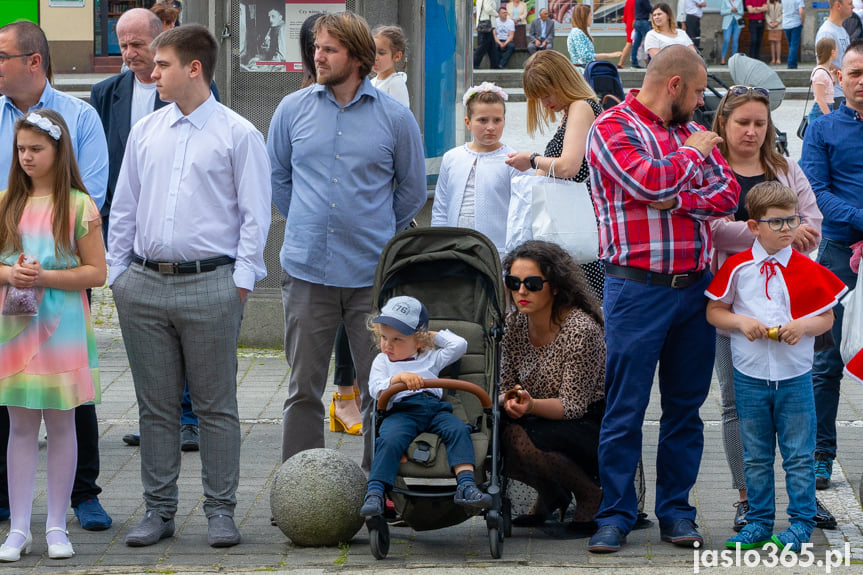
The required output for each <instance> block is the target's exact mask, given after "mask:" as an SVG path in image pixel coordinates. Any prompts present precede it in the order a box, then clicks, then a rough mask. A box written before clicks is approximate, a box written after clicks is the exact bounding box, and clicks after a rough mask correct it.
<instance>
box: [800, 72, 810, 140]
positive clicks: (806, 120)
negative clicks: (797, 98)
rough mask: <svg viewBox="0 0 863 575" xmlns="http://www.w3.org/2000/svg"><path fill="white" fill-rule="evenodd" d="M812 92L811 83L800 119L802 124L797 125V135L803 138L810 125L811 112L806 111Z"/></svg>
mask: <svg viewBox="0 0 863 575" xmlns="http://www.w3.org/2000/svg"><path fill="white" fill-rule="evenodd" d="M811 93H812V83H811V82H810V83H809V91H808V92H806V103H805V104H803V118H801V120H800V125H799V126H797V137H798V138H800V139H801V140H802V139H803V136H805V135H806V128H808V127H809V114H808V113H807V112H806V108H807V107H808V106H809V95H810V94H811Z"/></svg>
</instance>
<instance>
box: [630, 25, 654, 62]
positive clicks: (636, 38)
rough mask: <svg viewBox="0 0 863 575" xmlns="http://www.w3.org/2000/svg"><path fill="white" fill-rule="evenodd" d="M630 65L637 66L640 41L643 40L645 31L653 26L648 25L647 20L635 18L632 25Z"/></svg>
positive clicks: (648, 30)
mask: <svg viewBox="0 0 863 575" xmlns="http://www.w3.org/2000/svg"><path fill="white" fill-rule="evenodd" d="M632 29H633V32H632V56H631V59H632V65H633V66H638V48H639V46H641V42H642V41H644V37H645V36H647V33H648V32H650V31H651V30H652V29H653V28H651V26H650V21H649V20H636V21H635V22H634V23H633V26H632Z"/></svg>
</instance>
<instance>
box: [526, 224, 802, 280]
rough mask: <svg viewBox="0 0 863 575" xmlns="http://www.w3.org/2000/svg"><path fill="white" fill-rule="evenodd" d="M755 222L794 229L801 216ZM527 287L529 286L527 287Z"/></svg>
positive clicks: (797, 226)
mask: <svg viewBox="0 0 863 575" xmlns="http://www.w3.org/2000/svg"><path fill="white" fill-rule="evenodd" d="M755 221H756V222H762V223H766V224H767V226H768V227H769V228H770V229H771V230H773V231H774V232H778V231H780V230H782V228H783V227H785V224H788V229H789V230H795V229H797V228H799V227H800V224H801V223H802V222H803V216H789V217H787V218H768V219H766V220H755ZM528 289H529V288H528Z"/></svg>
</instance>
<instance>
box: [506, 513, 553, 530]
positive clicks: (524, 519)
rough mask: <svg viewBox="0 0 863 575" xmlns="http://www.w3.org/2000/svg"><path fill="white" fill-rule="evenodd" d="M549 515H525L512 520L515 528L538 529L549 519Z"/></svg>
mask: <svg viewBox="0 0 863 575" xmlns="http://www.w3.org/2000/svg"><path fill="white" fill-rule="evenodd" d="M548 517H549V516H548V515H545V514H542V515H541V514H539V513H524V514H522V515H519V516H517V517H513V518H512V525H513V527H536V526H537V525H542V524H543V523H545V521H546V520H547V519H548Z"/></svg>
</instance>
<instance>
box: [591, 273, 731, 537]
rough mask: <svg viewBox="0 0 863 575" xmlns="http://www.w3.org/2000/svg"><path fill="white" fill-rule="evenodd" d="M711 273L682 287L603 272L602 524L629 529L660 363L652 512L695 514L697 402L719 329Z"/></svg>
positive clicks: (700, 442)
mask: <svg viewBox="0 0 863 575" xmlns="http://www.w3.org/2000/svg"><path fill="white" fill-rule="evenodd" d="M711 277H712V276H711V274H709V273H708V274H706V275H705V276H704V277H703V278H702V279H701V280H700V281H698V282H697V283H695V284H693V285H691V286H689V287H688V288H685V289H674V288H671V287H664V286H658V285H654V284H648V283H641V282H637V281H633V280H625V279H621V278H617V277H614V276H610V275H606V277H605V288H604V292H603V303H602V309H603V312H604V314H605V342H606V371H605V393H606V408H605V417H604V418H603V420H602V427H601V428H600V432H599V479H600V483H601V484H602V505H601V507H600V509H599V512H598V513H597V515H596V522H597V523H598V524H599V525H614V526H615V527H617V528H619V529H621V530H622V531H623V532H624V533H628V532H629V531H631V530H632V526H633V525H634V524H635V519H636V516H637V514H638V500H637V497H636V493H635V484H634V478H635V471H636V469H637V467H638V460H639V459H640V458H641V443H642V433H641V428H642V424H643V423H644V412H645V410H646V409H647V404H648V402H649V401H650V389H651V387H653V378H654V375H655V373H656V364H657V363H659V390H660V392H661V394H662V403H661V405H662V418H661V419H660V423H659V445H658V447H657V453H656V508H655V510H656V517H657V518H658V519H659V522H660V525H661V526H662V527H670V526H671V525H672V524H673V523H674V522H675V521H677V520H678V519H692V520H694V519H695V508H694V507H693V506H692V505H690V504H689V491H690V490H691V489H692V486H693V485H694V484H695V479H696V477H697V476H698V468H699V466H700V464H701V452H702V449H703V447H704V434H703V430H704V425H703V423H702V421H701V418H700V417H699V414H698V410H699V408H700V407H701V404H702V403H704V400H705V399H706V398H707V392H708V390H709V389H710V378H711V375H712V373H713V358H714V354H715V345H716V344H715V339H716V338H715V334H716V331H715V330H714V329H713V327H712V326H711V325H710V324H708V323H707V319H706V317H705V309H706V307H707V298H705V297H704V290H705V289H706V288H707V286H708V285H709V284H710V280H711Z"/></svg>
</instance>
